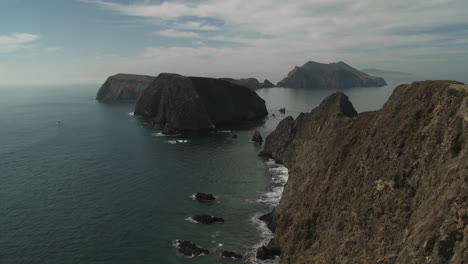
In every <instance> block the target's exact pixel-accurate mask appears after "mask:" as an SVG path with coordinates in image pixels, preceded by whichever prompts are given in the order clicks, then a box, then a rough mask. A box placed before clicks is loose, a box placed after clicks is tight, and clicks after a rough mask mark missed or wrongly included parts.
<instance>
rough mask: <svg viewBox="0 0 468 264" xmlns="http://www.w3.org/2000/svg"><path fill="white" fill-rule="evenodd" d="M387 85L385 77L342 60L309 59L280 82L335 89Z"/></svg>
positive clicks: (306, 87)
mask: <svg viewBox="0 0 468 264" xmlns="http://www.w3.org/2000/svg"><path fill="white" fill-rule="evenodd" d="M385 85H387V83H386V82H385V80H384V79H383V78H380V77H374V76H371V75H368V74H366V73H364V72H360V71H358V70H356V69H354V68H353V67H351V66H349V65H348V64H346V63H344V62H342V61H340V62H337V63H335V62H334V63H330V64H324V63H318V62H314V61H309V62H307V63H306V64H304V65H303V66H302V67H298V66H296V67H295V68H294V69H293V70H292V71H290V72H289V74H288V76H287V77H286V78H284V79H283V80H281V81H280V82H278V86H279V87H290V88H300V89H320V88H321V89H323V88H325V89H334V90H336V89H346V88H352V87H381V86H385Z"/></svg>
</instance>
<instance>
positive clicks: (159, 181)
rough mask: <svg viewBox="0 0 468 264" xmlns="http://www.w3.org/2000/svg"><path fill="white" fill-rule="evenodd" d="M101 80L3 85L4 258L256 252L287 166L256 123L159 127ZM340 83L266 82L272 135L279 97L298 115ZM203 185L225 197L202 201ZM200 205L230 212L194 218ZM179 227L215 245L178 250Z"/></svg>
mask: <svg viewBox="0 0 468 264" xmlns="http://www.w3.org/2000/svg"><path fill="white" fill-rule="evenodd" d="M395 85H396V83H391V84H390V85H389V86H387V87H382V88H362V89H361V88H356V89H352V90H349V91H346V94H348V95H349V97H350V98H351V101H352V102H353V103H354V105H355V107H356V109H357V110H358V111H360V112H361V111H369V110H376V109H378V108H380V107H381V106H382V105H383V103H384V102H385V101H386V100H387V98H388V96H389V95H390V93H391V91H392V90H393V88H394V87H395ZM97 88H98V87H96V86H55V87H3V88H0V91H1V94H2V96H1V97H0V124H1V125H0V263H2V264H10V263H11V264H13V263H15V264H16V263H34V264H39V263H47V264H52V263H57V264H67V263H102V264H118V263H125V264H127V263H152V264H172V263H194V264H195V263H234V262H235V261H234V262H233V260H224V259H222V258H221V257H220V256H219V254H220V253H221V251H222V250H224V249H226V250H234V251H239V252H242V253H246V254H247V256H248V257H247V258H246V260H245V262H246V263H252V262H251V260H250V258H249V257H252V256H253V253H254V251H253V248H254V246H255V245H258V244H259V243H261V241H262V240H263V239H265V238H266V237H265V236H267V235H268V233H267V232H266V231H265V230H264V229H262V228H261V227H260V226H259V223H258V221H253V220H252V219H254V218H255V217H256V216H259V215H261V214H263V213H267V212H268V211H269V210H270V209H271V206H272V205H273V204H274V203H275V202H277V199H278V198H279V197H278V194H279V193H278V192H280V191H281V185H282V183H283V182H284V181H285V179H286V178H285V175H286V173H287V172H286V171H285V170H284V168H281V167H279V168H278V167H275V166H274V165H273V164H271V163H269V162H267V161H265V160H262V159H260V158H258V157H257V153H258V152H259V151H260V150H261V147H258V146H256V145H254V144H252V143H251V142H249V140H250V138H251V136H252V134H253V130H254V129H250V130H242V131H233V132H228V131H224V132H221V133H192V134H186V135H182V136H179V137H162V136H158V132H160V130H159V129H157V128H154V127H152V126H151V124H149V123H147V122H145V121H144V120H142V119H139V118H136V117H134V116H132V115H130V114H129V113H131V112H132V111H133V105H132V104H99V103H97V102H96V101H95V100H94V97H95V93H96V91H97ZM331 93H332V91H300V90H293V89H284V88H272V89H263V90H259V91H258V94H259V95H260V96H261V97H262V98H264V99H265V100H266V101H267V106H268V109H269V112H270V113H275V114H276V117H274V118H273V117H270V118H269V119H268V120H266V122H265V124H264V125H262V126H260V127H258V128H257V129H259V130H260V131H261V133H262V134H263V135H264V136H266V135H267V134H268V133H269V132H271V131H272V130H273V129H274V128H275V127H276V125H277V124H278V122H279V121H280V120H281V119H283V118H284V116H282V115H280V114H279V113H278V111H277V110H278V109H279V108H281V107H286V109H287V114H288V115H292V116H294V117H295V116H297V115H298V114H299V113H300V112H301V111H310V110H311V109H312V108H313V107H315V106H317V105H318V104H319V103H320V101H321V100H322V99H323V98H325V97H326V96H327V95H329V94H331ZM58 120H60V121H61V122H62V124H63V125H62V126H60V127H58V126H57V125H56V122H57V121H58ZM233 134H237V135H238V138H237V139H233V138H232V135H233ZM175 139H182V140H187V142H186V143H176V144H174V143H175V142H174V141H173V140H175ZM198 191H203V192H213V193H214V194H215V195H217V196H218V197H219V199H218V201H217V202H214V203H198V202H196V201H193V200H192V199H191V198H190V195H191V194H193V193H195V192H198ZM199 213H208V214H211V215H216V216H222V217H224V218H225V220H226V222H225V224H222V225H210V226H203V225H198V224H193V223H190V222H189V221H186V220H185V219H186V218H187V217H189V216H191V215H194V214H199ZM175 239H183V240H191V241H193V242H195V243H197V244H199V245H200V246H203V247H205V248H207V249H209V250H210V251H211V252H212V254H211V255H210V256H205V257H198V258H193V259H188V258H185V257H181V256H178V255H177V254H176V253H175V248H174V246H173V241H174V240H175Z"/></svg>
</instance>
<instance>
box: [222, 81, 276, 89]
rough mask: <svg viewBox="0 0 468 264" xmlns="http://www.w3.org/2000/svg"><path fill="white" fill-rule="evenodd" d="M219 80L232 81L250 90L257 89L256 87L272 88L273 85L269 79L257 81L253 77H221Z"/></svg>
mask: <svg viewBox="0 0 468 264" xmlns="http://www.w3.org/2000/svg"><path fill="white" fill-rule="evenodd" d="M221 80H225V81H228V82H232V83H235V84H239V85H243V86H245V87H248V88H250V89H252V90H257V89H262V88H272V87H275V85H274V84H273V83H271V82H270V81H269V80H265V81H263V83H261V82H259V81H258V80H257V79H255V78H246V79H244V78H242V79H233V78H221Z"/></svg>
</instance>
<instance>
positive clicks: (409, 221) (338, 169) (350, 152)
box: [261, 81, 468, 264]
mask: <svg viewBox="0 0 468 264" xmlns="http://www.w3.org/2000/svg"><path fill="white" fill-rule="evenodd" d="M467 140H468V86H466V85H462V84H460V83H456V82H452V81H425V82H415V83H412V84H409V85H400V86H399V87H397V88H396V89H395V91H394V93H393V95H392V96H391V97H390V99H389V100H388V102H387V103H386V104H385V105H384V107H383V108H382V109H381V110H379V111H375V112H367V113H361V114H359V115H357V114H356V111H355V110H354V108H353V107H352V104H351V103H350V102H349V101H348V98H347V97H346V96H345V95H344V94H342V93H335V94H333V95H331V96H330V97H328V98H327V99H325V100H324V101H323V103H322V104H321V105H320V106H319V107H317V108H315V109H314V110H312V112H310V113H307V114H301V115H299V116H298V117H297V119H296V120H293V118H291V117H288V118H286V119H285V120H283V121H282V122H281V123H280V124H279V125H278V127H277V129H276V131H274V132H273V133H272V134H270V135H269V136H268V137H267V138H266V143H265V149H264V151H263V152H262V153H261V155H264V156H269V157H273V158H275V159H277V160H280V161H282V162H283V163H284V164H285V165H286V166H287V167H288V168H289V174H290V176H289V180H288V183H287V184H286V186H285V190H284V193H283V197H282V199H281V202H280V204H279V205H278V206H277V207H276V208H275V210H274V212H273V215H272V216H271V217H269V221H270V225H269V226H270V227H271V228H273V230H274V232H275V237H274V238H273V239H272V240H271V241H270V243H269V245H268V246H269V247H270V248H276V247H279V248H281V250H282V252H283V253H282V256H281V263H291V264H301V263H382V264H383V263H464V262H463V261H466V260H467V259H468V227H467V223H468V200H467V198H468V188H467V184H468V153H467V151H468V142H467Z"/></svg>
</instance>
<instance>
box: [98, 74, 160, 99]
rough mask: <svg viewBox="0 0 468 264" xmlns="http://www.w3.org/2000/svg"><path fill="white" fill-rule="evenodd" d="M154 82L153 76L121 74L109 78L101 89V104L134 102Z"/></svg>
mask: <svg viewBox="0 0 468 264" xmlns="http://www.w3.org/2000/svg"><path fill="white" fill-rule="evenodd" d="M153 80H154V77H152V76H146V75H136V74H124V73H119V74H116V75H113V76H110V77H109V78H107V80H106V81H105V82H104V84H103V85H102V86H101V88H99V90H98V92H97V95H96V100H98V101H100V102H134V101H136V100H137V99H138V98H139V97H140V95H141V94H142V93H143V91H144V90H145V89H146V88H147V87H148V86H149V85H150V83H151V82H152V81H153Z"/></svg>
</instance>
